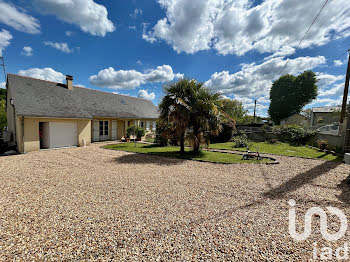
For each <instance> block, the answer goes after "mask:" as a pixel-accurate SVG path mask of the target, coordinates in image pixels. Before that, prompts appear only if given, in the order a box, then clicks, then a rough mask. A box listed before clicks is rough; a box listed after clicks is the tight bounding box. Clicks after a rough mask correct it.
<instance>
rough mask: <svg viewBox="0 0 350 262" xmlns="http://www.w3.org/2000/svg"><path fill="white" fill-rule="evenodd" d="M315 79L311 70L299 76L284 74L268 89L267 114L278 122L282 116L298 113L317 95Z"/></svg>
mask: <svg viewBox="0 0 350 262" xmlns="http://www.w3.org/2000/svg"><path fill="white" fill-rule="evenodd" d="M316 82H317V79H316V75H315V73H314V72H312V71H305V72H304V73H302V74H300V75H299V76H297V77H295V76H293V75H284V76H281V77H280V78H279V79H278V80H276V81H275V82H274V83H273V85H272V88H271V91H270V100H271V103H270V107H269V115H270V117H271V119H272V121H273V122H274V123H276V124H279V123H280V121H281V120H282V119H283V118H286V117H289V116H291V115H294V114H298V113H300V111H301V109H302V108H303V107H304V106H305V105H307V104H309V103H311V101H312V100H314V99H315V98H316V97H317V85H316Z"/></svg>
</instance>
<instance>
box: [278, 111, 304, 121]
mask: <svg viewBox="0 0 350 262" xmlns="http://www.w3.org/2000/svg"><path fill="white" fill-rule="evenodd" d="M295 116H301V117H303V118H306V119H309V117H308V116H307V113H305V112H300V113H299V114H294V115H291V116H288V117H285V118H283V119H282V120H287V119H289V118H291V117H295Z"/></svg>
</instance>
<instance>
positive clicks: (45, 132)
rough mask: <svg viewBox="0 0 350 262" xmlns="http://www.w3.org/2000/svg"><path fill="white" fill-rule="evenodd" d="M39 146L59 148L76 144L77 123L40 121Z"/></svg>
mask: <svg viewBox="0 0 350 262" xmlns="http://www.w3.org/2000/svg"><path fill="white" fill-rule="evenodd" d="M39 133H40V148H42V149H47V148H59V147H70V146H77V145H78V132H77V123H71V122H40V123H39Z"/></svg>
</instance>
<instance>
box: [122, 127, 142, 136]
mask: <svg viewBox="0 0 350 262" xmlns="http://www.w3.org/2000/svg"><path fill="white" fill-rule="evenodd" d="M144 135H145V130H144V129H143V128H142V127H138V126H130V127H128V129H127V130H126V136H127V137H130V136H136V137H137V138H140V137H143V136H144Z"/></svg>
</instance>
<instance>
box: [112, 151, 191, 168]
mask: <svg viewBox="0 0 350 262" xmlns="http://www.w3.org/2000/svg"><path fill="white" fill-rule="evenodd" d="M114 161H115V162H117V163H120V164H155V165H162V166H169V165H179V164H181V163H182V162H184V161H185V159H179V158H172V157H162V156H156V155H151V154H138V153H134V154H130V155H129V154H128V155H124V156H120V157H116V158H114Z"/></svg>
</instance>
